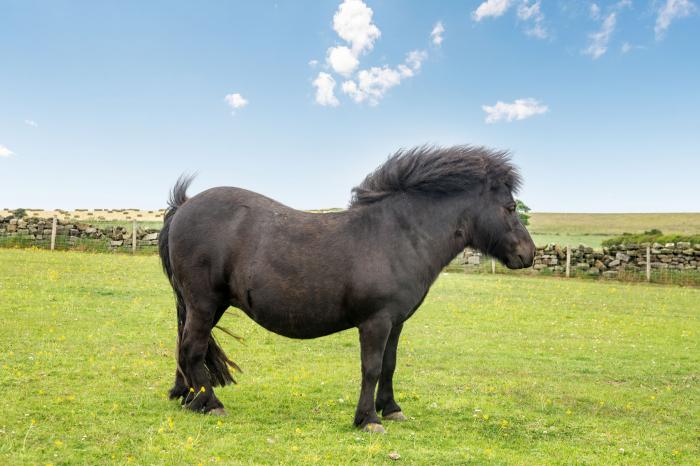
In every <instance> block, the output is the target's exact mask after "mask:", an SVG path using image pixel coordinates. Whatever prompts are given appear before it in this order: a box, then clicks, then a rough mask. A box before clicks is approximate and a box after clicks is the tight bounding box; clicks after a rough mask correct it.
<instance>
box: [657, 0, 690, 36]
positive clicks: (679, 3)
mask: <svg viewBox="0 0 700 466" xmlns="http://www.w3.org/2000/svg"><path fill="white" fill-rule="evenodd" d="M696 11H697V7H696V6H695V4H694V3H693V2H691V1H690V0H666V3H665V4H664V5H663V6H662V7H661V8H660V9H659V13H658V16H657V17H656V25H655V26H654V34H655V36H656V40H661V39H662V38H663V37H664V34H665V33H666V30H667V29H668V28H669V26H671V23H672V22H673V21H674V20H676V19H680V18H685V17H686V16H690V15H691V14H693V13H695V12H696Z"/></svg>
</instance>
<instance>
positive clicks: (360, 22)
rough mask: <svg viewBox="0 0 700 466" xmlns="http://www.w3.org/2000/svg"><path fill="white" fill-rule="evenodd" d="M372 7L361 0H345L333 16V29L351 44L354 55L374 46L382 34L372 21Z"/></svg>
mask: <svg viewBox="0 0 700 466" xmlns="http://www.w3.org/2000/svg"><path fill="white" fill-rule="evenodd" d="M372 15H373V12H372V9H371V8H369V7H368V6H367V5H365V3H364V2H363V1H362V0H345V1H344V2H343V3H341V4H340V6H339V7H338V11H336V13H335V15H334V16H333V29H334V30H335V32H337V33H338V36H340V38H341V39H343V40H345V41H347V42H349V43H350V45H351V46H352V51H353V52H354V54H355V56H358V55H359V54H360V53H362V52H364V51H368V50H372V48H373V47H374V41H375V40H377V38H378V37H379V36H380V35H381V34H382V33H381V31H380V30H379V28H378V27H377V26H376V25H374V24H373V23H372Z"/></svg>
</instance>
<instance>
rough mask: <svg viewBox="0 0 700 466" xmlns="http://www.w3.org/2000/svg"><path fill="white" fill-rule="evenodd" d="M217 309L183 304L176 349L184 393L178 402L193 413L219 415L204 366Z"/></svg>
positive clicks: (200, 303) (220, 410)
mask: <svg viewBox="0 0 700 466" xmlns="http://www.w3.org/2000/svg"><path fill="white" fill-rule="evenodd" d="M217 307H218V306H216V305H207V304H205V301H199V302H198V303H197V304H193V303H190V302H187V319H186V321H185V326H184V329H183V332H182V338H181V341H180V345H179V348H178V365H179V370H180V371H182V377H183V380H184V381H185V383H186V385H187V393H186V395H185V396H184V397H183V400H182V404H183V405H184V407H186V408H188V409H191V410H192V411H196V412H202V413H209V412H212V413H214V414H223V413H224V411H223V408H224V405H223V404H222V403H221V401H219V399H218V398H217V397H216V395H215V394H214V390H213V388H212V381H211V379H210V374H209V371H208V370H207V368H206V366H205V358H206V357H207V352H208V348H209V341H210V339H211V330H212V327H213V326H214V314H215V312H216V310H217ZM178 377H179V375H178ZM177 383H178V380H177V377H176V385H177Z"/></svg>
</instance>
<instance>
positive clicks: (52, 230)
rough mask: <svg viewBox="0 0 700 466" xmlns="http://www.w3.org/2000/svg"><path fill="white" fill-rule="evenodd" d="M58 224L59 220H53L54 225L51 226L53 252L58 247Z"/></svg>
mask: <svg viewBox="0 0 700 466" xmlns="http://www.w3.org/2000/svg"><path fill="white" fill-rule="evenodd" d="M57 224H58V219H57V218H56V217H54V218H53V223H52V224H51V250H52V251H53V249H54V248H55V247H56V225H57Z"/></svg>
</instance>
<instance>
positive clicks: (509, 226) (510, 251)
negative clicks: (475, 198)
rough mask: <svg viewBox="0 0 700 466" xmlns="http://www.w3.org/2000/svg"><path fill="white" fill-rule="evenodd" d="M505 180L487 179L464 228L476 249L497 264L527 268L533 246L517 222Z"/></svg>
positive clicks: (532, 252)
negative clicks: (498, 262) (496, 261)
mask: <svg viewBox="0 0 700 466" xmlns="http://www.w3.org/2000/svg"><path fill="white" fill-rule="evenodd" d="M515 188H517V184H516V185H513V184H512V183H509V182H508V180H489V182H488V183H487V186H485V187H484V189H483V190H482V193H481V198H480V202H478V203H477V204H476V205H475V206H474V208H473V209H472V212H471V215H470V216H469V218H470V219H471V221H470V222H469V224H470V225H468V228H469V229H470V235H469V237H470V242H471V245H472V246H473V247H475V248H476V249H478V250H480V251H482V252H484V253H486V254H488V255H490V256H492V257H495V258H496V259H498V260H499V261H501V262H502V263H503V264H505V265H506V267H508V268H509V269H522V268H525V267H530V266H531V265H532V262H533V261H534V258H535V243H534V242H533V241H532V238H531V237H530V233H528V231H527V229H526V228H525V226H524V225H523V223H522V221H521V220H520V215H519V214H518V211H517V209H516V202H515V199H514V198H513V190H514V189H515Z"/></svg>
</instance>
